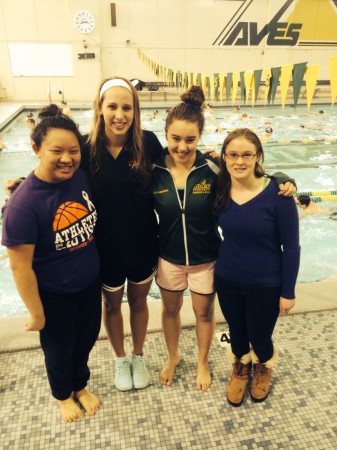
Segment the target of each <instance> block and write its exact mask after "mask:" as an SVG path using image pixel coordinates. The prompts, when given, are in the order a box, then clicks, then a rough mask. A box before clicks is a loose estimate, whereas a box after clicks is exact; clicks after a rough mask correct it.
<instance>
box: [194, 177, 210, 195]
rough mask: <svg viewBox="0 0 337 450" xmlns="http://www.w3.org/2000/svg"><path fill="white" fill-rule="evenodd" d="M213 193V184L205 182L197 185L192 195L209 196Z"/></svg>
mask: <svg viewBox="0 0 337 450" xmlns="http://www.w3.org/2000/svg"><path fill="white" fill-rule="evenodd" d="M210 192H211V184H210V183H206V180H204V181H203V182H202V183H199V184H196V185H195V186H194V188H193V191H192V194H209V193H210Z"/></svg>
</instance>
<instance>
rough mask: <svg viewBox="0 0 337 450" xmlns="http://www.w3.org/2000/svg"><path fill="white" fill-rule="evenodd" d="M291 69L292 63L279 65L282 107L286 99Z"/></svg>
mask: <svg viewBox="0 0 337 450" xmlns="http://www.w3.org/2000/svg"><path fill="white" fill-rule="evenodd" d="M292 70H293V64H289V65H288V66H282V67H281V76H280V86H281V101H282V108H283V109H284V105H285V102H286V99H287V94H288V88H289V84H290V80H291V77H292Z"/></svg>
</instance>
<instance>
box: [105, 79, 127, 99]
mask: <svg viewBox="0 0 337 450" xmlns="http://www.w3.org/2000/svg"><path fill="white" fill-rule="evenodd" d="M111 87H123V88H126V89H128V90H129V91H130V92H132V91H131V88H130V86H129V85H128V83H127V82H126V81H124V80H122V79H120V78H114V79H113V80H108V81H106V82H105V83H104V84H103V86H102V87H101V90H100V91H99V98H100V99H101V98H102V95H103V94H104V92H105V91H107V90H108V89H110V88H111Z"/></svg>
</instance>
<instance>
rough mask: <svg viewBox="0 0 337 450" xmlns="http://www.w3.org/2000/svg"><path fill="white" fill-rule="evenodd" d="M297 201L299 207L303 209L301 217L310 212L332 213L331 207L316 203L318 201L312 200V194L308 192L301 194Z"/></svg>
mask: <svg viewBox="0 0 337 450" xmlns="http://www.w3.org/2000/svg"><path fill="white" fill-rule="evenodd" d="M295 202H296V205H297V206H298V208H300V209H301V210H302V212H301V214H300V216H299V217H300V219H302V218H303V217H305V216H307V215H309V214H313V215H316V216H318V215H319V216H328V215H329V214H330V213H331V210H330V209H329V208H321V207H320V206H318V205H316V203H314V202H313V201H312V200H311V198H310V196H309V195H307V194H302V195H299V196H298V197H296V198H295Z"/></svg>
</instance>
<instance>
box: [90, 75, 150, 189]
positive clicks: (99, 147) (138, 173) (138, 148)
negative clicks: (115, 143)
mask: <svg viewBox="0 0 337 450" xmlns="http://www.w3.org/2000/svg"><path fill="white" fill-rule="evenodd" d="M109 80H123V81H124V82H125V83H127V84H128V86H129V87H130V90H131V93H132V97H133V105H134V118H133V122H132V125H131V127H130V130H129V132H128V137H127V142H126V145H127V146H128V148H129V149H130V152H131V162H130V167H131V169H132V170H131V175H132V177H133V178H134V179H136V180H137V181H139V182H140V184H141V186H142V187H143V188H144V190H146V188H147V186H148V183H149V179H150V168H149V163H148V162H147V160H146V158H145V156H144V149H143V132H142V130H141V127H140V105H139V99H138V94H137V91H136V89H135V88H134V86H133V85H132V84H131V83H130V81H129V80H127V79H126V78H122V77H111V78H106V79H105V80H103V81H102V82H101V83H100V85H99V88H98V91H97V94H96V97H95V100H94V115H93V119H92V126H91V130H90V132H89V136H88V140H87V143H88V144H89V145H90V176H91V178H92V180H93V182H94V183H95V178H96V176H97V174H98V172H99V171H100V169H101V166H102V161H103V153H104V151H105V149H106V147H107V145H108V143H109V142H108V139H107V136H106V133H105V123H104V119H103V116H102V114H101V108H102V103H103V101H104V95H105V94H104V92H103V94H102V95H101V89H102V86H103V85H104V84H105V83H106V82H107V81H109Z"/></svg>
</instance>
